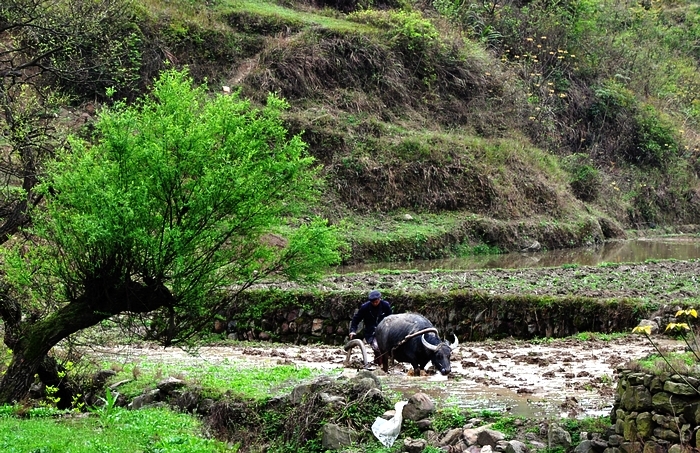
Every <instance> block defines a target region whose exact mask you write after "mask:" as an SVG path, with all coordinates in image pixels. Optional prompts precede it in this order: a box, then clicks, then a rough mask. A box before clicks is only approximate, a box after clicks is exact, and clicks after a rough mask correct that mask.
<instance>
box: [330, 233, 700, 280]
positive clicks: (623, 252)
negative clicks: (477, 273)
mask: <svg viewBox="0 0 700 453" xmlns="http://www.w3.org/2000/svg"><path fill="white" fill-rule="evenodd" d="M670 259H673V260H692V259H700V237H698V236H669V237H655V238H640V239H634V240H626V241H609V242H606V243H604V244H599V245H596V246H593V247H582V248H573V249H562V250H551V251H541V252H527V253H525V252H522V253H519V252H515V253H505V254H502V255H477V256H469V257H463V258H449V259H435V260H414V261H409V262H399V263H370V264H358V265H352V266H342V267H339V268H337V269H336V272H338V273H341V274H345V273H351V272H368V271H370V272H371V271H375V270H378V269H393V270H418V271H431V270H434V269H446V270H456V269H464V270H469V269H523V268H531V267H553V266H563V265H567V264H568V265H572V264H577V265H581V266H595V265H598V264H601V263H643V262H645V261H647V260H670Z"/></svg>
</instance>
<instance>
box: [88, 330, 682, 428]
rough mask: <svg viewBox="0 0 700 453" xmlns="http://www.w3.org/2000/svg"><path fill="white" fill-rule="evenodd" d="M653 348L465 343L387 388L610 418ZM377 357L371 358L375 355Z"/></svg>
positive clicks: (212, 359)
mask: <svg viewBox="0 0 700 453" xmlns="http://www.w3.org/2000/svg"><path fill="white" fill-rule="evenodd" d="M658 341H659V342H660V344H661V345H662V346H663V347H665V348H668V349H669V350H674V349H678V350H682V349H683V345H682V344H681V343H680V342H677V341H675V340H671V339H668V338H661V337H659V339H658ZM652 351H653V348H652V346H651V344H649V342H648V341H647V340H646V339H644V338H643V337H639V336H636V335H634V336H633V335H627V336H625V337H622V338H616V339H611V340H609V341H602V340H594V339H590V340H581V339H563V340H552V341H547V342H526V341H515V340H503V341H486V342H474V343H471V342H469V343H461V344H460V346H459V348H458V349H457V350H456V351H455V353H454V354H453V357H452V373H451V374H450V375H449V376H447V377H445V376H441V375H439V374H435V373H433V371H432V369H431V367H430V366H428V369H427V373H426V375H423V376H420V377H414V376H410V375H409V374H410V373H409V370H410V366H407V365H405V364H401V363H396V364H394V367H393V368H391V369H390V370H389V373H388V374H384V373H383V372H382V371H381V370H375V372H376V373H377V374H378V375H379V376H380V377H381V379H382V382H383V385H384V386H385V387H386V388H390V389H392V390H394V391H396V392H397V393H398V394H399V395H401V396H405V397H408V396H410V395H412V394H413V393H415V392H416V391H419V390H420V391H422V392H426V393H428V394H430V395H431V396H432V397H433V398H435V399H436V400H437V401H441V402H442V403H443V404H452V405H458V406H461V407H465V408H471V409H476V410H480V409H489V410H497V411H502V412H508V413H511V414H513V415H516V416H524V417H543V418H544V417H559V416H567V417H581V416H595V415H609V413H610V409H611V408H612V404H613V402H614V396H613V392H614V389H615V385H616V383H617V368H618V367H619V366H620V365H622V364H624V363H625V362H627V361H628V360H630V359H632V358H641V357H643V356H646V355H647V354H649V353H651V352H652ZM92 352H93V353H96V354H99V355H100V356H101V357H102V358H103V359H105V360H110V361H113V362H118V363H129V362H132V363H139V362H140V361H147V362H150V363H154V362H155V363H164V364H170V365H177V364H186V365H188V366H192V365H196V364H198V363H200V364H202V365H203V366H204V365H217V366H227V367H251V366H253V367H266V366H276V365H281V364H294V365H296V366H303V367H309V368H315V369H322V370H326V371H328V373H331V374H333V375H336V376H337V375H340V374H342V375H346V376H352V375H353V374H355V373H356V372H357V370H358V369H359V368H361V367H362V363H361V355H360V353H359V351H357V350H355V351H354V352H353V353H352V355H351V358H350V363H349V364H347V365H346V364H345V363H344V362H345V360H346V356H347V355H346V352H345V351H344V350H343V349H342V348H341V347H337V346H336V347H334V346H324V345H315V346H291V345H284V344H267V345H265V344H259V343H256V344H246V343H244V342H237V343H233V344H230V345H225V346H208V347H203V348H201V349H199V350H198V352H197V353H196V354H194V355H192V354H190V353H186V352H184V351H182V350H180V349H177V348H167V349H164V348H161V347H156V346H148V345H140V346H124V347H120V348H104V349H96V350H93V351H92ZM370 355H371V352H370Z"/></svg>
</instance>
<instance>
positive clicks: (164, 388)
mask: <svg viewBox="0 0 700 453" xmlns="http://www.w3.org/2000/svg"><path fill="white" fill-rule="evenodd" d="M185 385H186V384H185V381H183V380H181V379H178V378H174V377H172V376H168V377H167V378H166V379H163V380H162V381H160V382H159V383H158V385H156V387H158V389H159V390H160V391H161V392H163V393H165V394H168V393H171V392H172V391H173V390H175V389H180V388H182V387H184V386H185Z"/></svg>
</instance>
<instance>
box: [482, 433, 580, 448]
mask: <svg viewBox="0 0 700 453" xmlns="http://www.w3.org/2000/svg"><path fill="white" fill-rule="evenodd" d="M505 438H506V436H505V435H504V434H503V433H502V432H500V431H495V430H493V429H488V428H487V429H483V430H481V431H480V432H479V435H478V437H477V441H476V443H478V444H479V445H488V446H490V447H491V448H493V447H495V446H496V444H497V443H498V442H500V441H502V440H504V439H505ZM569 443H571V442H569Z"/></svg>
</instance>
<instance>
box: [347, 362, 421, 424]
mask: <svg viewBox="0 0 700 453" xmlns="http://www.w3.org/2000/svg"><path fill="white" fill-rule="evenodd" d="M358 374H359V373H358ZM434 412H435V403H434V402H433V400H432V399H431V398H430V397H429V396H428V395H426V394H425V393H421V392H419V393H416V394H415V395H413V396H412V397H411V398H409V399H408V404H406V406H405V407H404V408H403V417H404V418H405V419H407V420H413V421H418V420H422V419H424V418H428V417H429V416H430V415H432V414H433V413H434Z"/></svg>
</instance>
